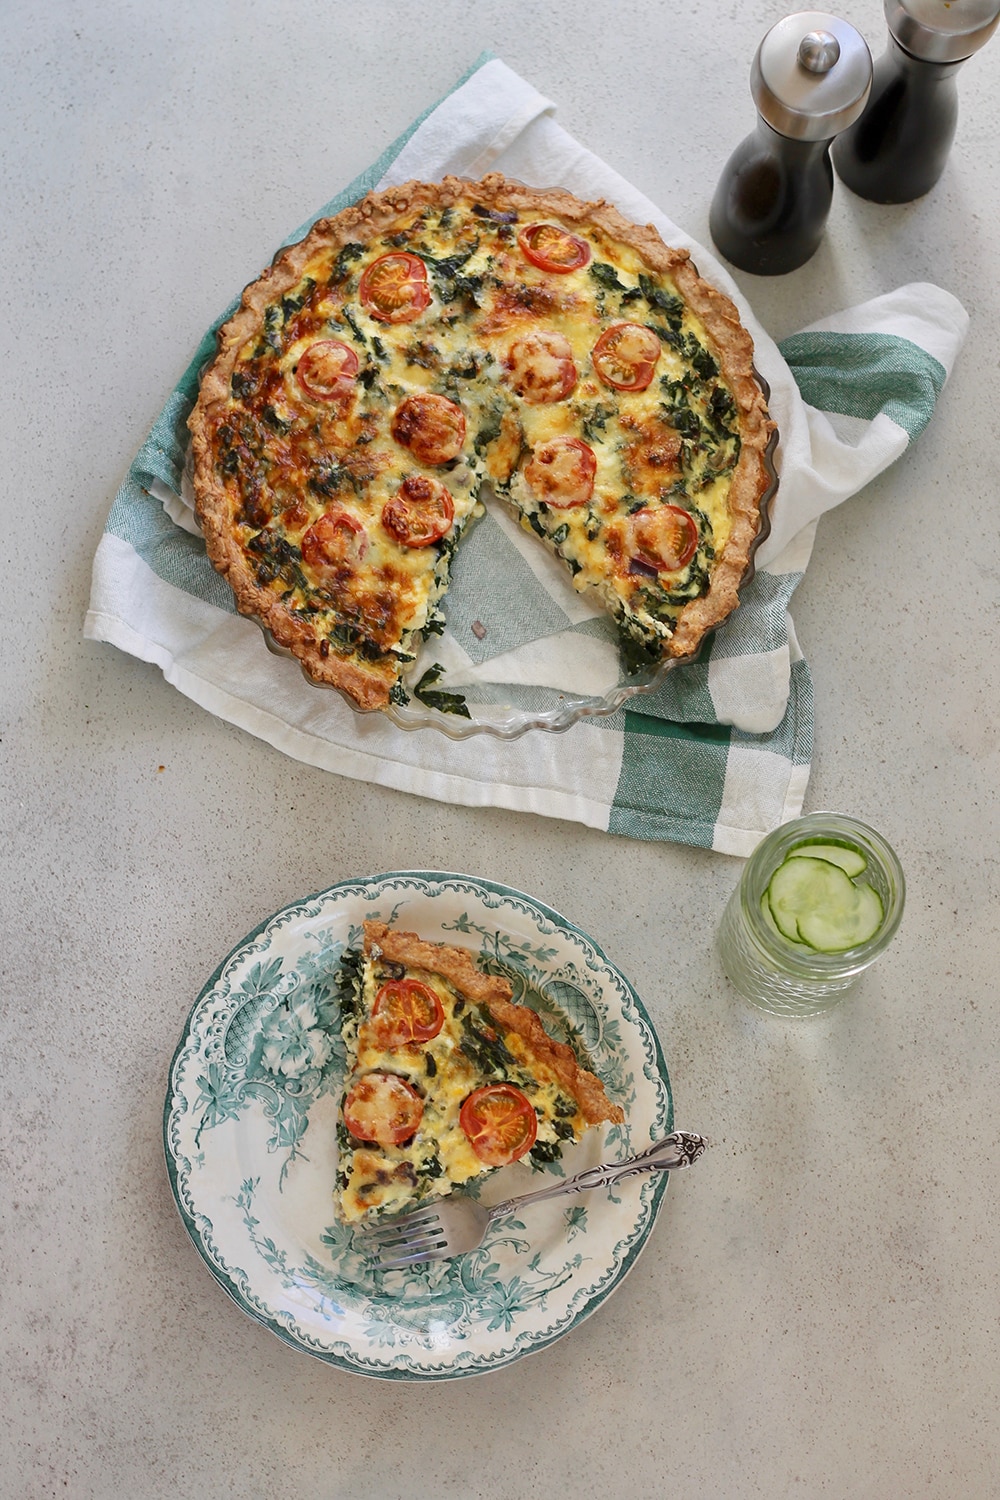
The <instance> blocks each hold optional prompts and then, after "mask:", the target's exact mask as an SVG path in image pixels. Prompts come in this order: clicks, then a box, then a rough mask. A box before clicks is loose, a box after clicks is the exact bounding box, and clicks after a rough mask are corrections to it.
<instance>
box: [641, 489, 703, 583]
mask: <svg viewBox="0 0 1000 1500" xmlns="http://www.w3.org/2000/svg"><path fill="white" fill-rule="evenodd" d="M631 527H632V551H633V553H634V555H635V556H636V557H638V558H639V560H640V561H641V562H645V563H649V564H650V565H651V566H652V567H654V568H655V569H656V571H657V572H658V573H674V572H676V571H677V569H678V568H686V567H687V565H688V563H689V562H690V561H691V559H692V557H693V556H694V554H695V549H696V548H697V546H698V527H697V525H696V524H695V520H694V517H693V516H691V515H689V514H688V512H687V511H686V510H681V509H680V507H679V506H676V505H661V506H658V507H656V509H653V508H652V507H647V508H646V509H644V510H637V511H636V513H635V515H634V516H632V518H631Z"/></svg>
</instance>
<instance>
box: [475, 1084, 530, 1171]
mask: <svg viewBox="0 0 1000 1500" xmlns="http://www.w3.org/2000/svg"><path fill="white" fill-rule="evenodd" d="M458 1122H459V1124H460V1125H461V1127H462V1129H463V1131H464V1132H465V1135H466V1138H467V1139H468V1142H469V1145H470V1146H471V1147H472V1149H473V1151H474V1152H475V1153H476V1155H477V1156H478V1157H479V1160H480V1161H483V1162H485V1163H486V1165H487V1166H490V1167H506V1166H507V1165H508V1163H510V1162H512V1161H518V1160H519V1158H520V1157H522V1156H524V1154H525V1152H527V1151H530V1150H531V1148H532V1146H533V1145H534V1144H535V1137H536V1136H537V1134H538V1121H537V1119H536V1117H535V1111H534V1109H533V1107H532V1104H531V1100H530V1099H529V1098H528V1096H527V1095H526V1094H522V1092H521V1090H520V1089H518V1088H515V1087H514V1085H513V1084H512V1083H488V1084H486V1086H485V1087H484V1088H481V1089H476V1090H475V1091H474V1092H473V1093H471V1094H470V1095H469V1097H468V1099H466V1101H465V1103H464V1104H463V1105H462V1108H461V1111H460V1113H459V1116H458Z"/></svg>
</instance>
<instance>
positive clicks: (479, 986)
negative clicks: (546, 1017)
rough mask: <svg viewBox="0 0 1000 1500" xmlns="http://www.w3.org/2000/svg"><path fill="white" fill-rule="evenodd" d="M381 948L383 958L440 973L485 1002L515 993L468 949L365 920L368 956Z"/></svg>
mask: <svg viewBox="0 0 1000 1500" xmlns="http://www.w3.org/2000/svg"><path fill="white" fill-rule="evenodd" d="M375 949H378V951H379V952H380V953H381V955H382V957H383V958H386V959H388V960H389V962H390V963H394V964H405V965H406V967H407V968H408V969H426V970H427V971H428V972H429V973H431V974H440V975H441V977H442V978H443V979H447V981H448V983H449V984H453V985H454V986H455V988H456V989H457V990H459V991H460V992H461V993H462V994H463V995H467V996H468V998H469V999H470V1000H475V1001H477V1002H479V1003H480V1004H482V1005H492V1004H493V1002H494V1001H497V1002H500V1001H504V1000H508V1001H509V1000H510V997H511V994H512V993H513V992H512V990H511V987H510V985H509V984H508V983H507V981H506V979H501V977H500V975H499V974H484V973H483V971H482V969H480V968H479V966H478V965H477V964H476V962H475V960H474V959H473V957H472V954H471V953H470V952H469V951H468V949H466V948H449V947H448V946H447V944H445V943H427V942H425V941H424V939H423V938H421V937H419V936H418V935H417V934H416V933H415V932H400V931H399V930H398V929H397V928H394V927H387V926H386V924H385V923H384V922H366V923H365V957H366V958H371V957H372V955H373V950H375Z"/></svg>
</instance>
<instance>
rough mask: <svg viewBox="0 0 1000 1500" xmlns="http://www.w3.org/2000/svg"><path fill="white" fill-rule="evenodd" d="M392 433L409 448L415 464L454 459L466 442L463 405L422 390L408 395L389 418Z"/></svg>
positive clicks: (431, 463)
mask: <svg viewBox="0 0 1000 1500" xmlns="http://www.w3.org/2000/svg"><path fill="white" fill-rule="evenodd" d="M392 435H393V437H394V438H395V439H396V442H397V443H401V444H402V446H403V447H404V448H409V450H410V452H411V453H412V454H413V456H414V458H415V459H416V460H417V462H418V463H422V464H430V465H433V464H446V463H449V462H450V461H451V460H452V459H453V458H457V457H458V455H459V454H460V453H461V451H462V444H463V443H464V442H465V416H464V414H463V412H462V408H461V407H460V406H458V405H457V404H456V403H455V402H454V401H449V400H448V397H447V396H436V395H434V393H433V392H432V391H422V392H420V393H419V394H418V395H416V396H407V398H406V400H405V401H403V402H402V403H401V404H400V405H399V406H397V407H396V410H395V412H394V414H393V418H392Z"/></svg>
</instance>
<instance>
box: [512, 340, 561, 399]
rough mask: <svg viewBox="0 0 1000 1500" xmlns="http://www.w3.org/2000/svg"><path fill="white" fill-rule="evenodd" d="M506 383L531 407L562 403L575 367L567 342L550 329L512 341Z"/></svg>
mask: <svg viewBox="0 0 1000 1500" xmlns="http://www.w3.org/2000/svg"><path fill="white" fill-rule="evenodd" d="M507 370H508V372H509V373H508V380H509V382H510V385H511V386H512V388H513V389H514V390H515V391H516V392H517V394H518V395H519V396H520V397H521V398H522V400H524V401H527V402H528V403H529V405H531V406H541V405H542V404H543V403H545V402H549V401H563V400H565V398H566V397H567V396H568V395H569V394H570V392H571V391H572V389H573V387H574V386H575V385H576V365H575V363H574V361H573V350H572V348H571V347H570V343H569V340H568V339H567V338H564V336H563V335H562V334H561V333H556V331H555V329H553V328H540V329H539V330H538V331H537V332H536V333H528V334H525V336H524V338H521V339H515V340H514V342H513V344H511V346H510V349H509V351H508V354H507Z"/></svg>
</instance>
